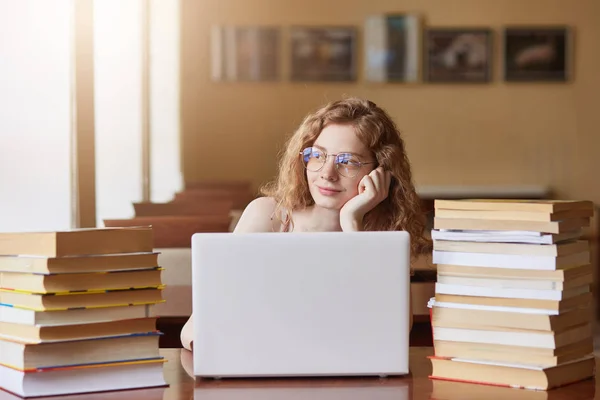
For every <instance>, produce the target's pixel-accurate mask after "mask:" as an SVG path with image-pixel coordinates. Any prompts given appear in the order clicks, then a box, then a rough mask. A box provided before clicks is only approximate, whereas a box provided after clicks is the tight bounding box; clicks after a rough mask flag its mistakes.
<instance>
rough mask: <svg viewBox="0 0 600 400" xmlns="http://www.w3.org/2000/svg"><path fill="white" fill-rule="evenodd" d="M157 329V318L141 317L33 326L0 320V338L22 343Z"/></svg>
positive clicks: (78, 338) (120, 334) (109, 335)
mask: <svg viewBox="0 0 600 400" xmlns="http://www.w3.org/2000/svg"><path fill="white" fill-rule="evenodd" d="M155 331H156V318H153V317H152V318H140V319H130V320H125V321H112V322H100V323H97V324H81V325H61V326H31V325H20V324H11V323H8V322H0V338H1V339H5V340H13V341H18V342H21V343H31V344H35V343H51V342H62V341H68V340H83V339H94V338H103V337H114V336H122V335H131V334H135V333H148V332H155Z"/></svg>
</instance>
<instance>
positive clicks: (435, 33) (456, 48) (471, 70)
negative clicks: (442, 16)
mask: <svg viewBox="0 0 600 400" xmlns="http://www.w3.org/2000/svg"><path fill="white" fill-rule="evenodd" d="M423 44H424V49H423V57H424V61H423V65H424V81H426V82H433V83H488V82H490V81H491V80H492V64H493V60H492V58H493V57H492V54H493V31H492V29H490V28H428V29H425V33H424V38H423Z"/></svg>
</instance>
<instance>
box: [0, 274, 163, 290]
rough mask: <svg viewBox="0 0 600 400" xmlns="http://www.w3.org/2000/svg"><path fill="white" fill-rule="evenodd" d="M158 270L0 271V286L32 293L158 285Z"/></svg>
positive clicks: (122, 288) (159, 279) (160, 283)
mask: <svg viewBox="0 0 600 400" xmlns="http://www.w3.org/2000/svg"><path fill="white" fill-rule="evenodd" d="M161 273H162V269H161V268H151V269H140V270H137V271H111V272H96V273H80V274H51V275H42V274H27V273H17V272H0V289H12V290H17V291H24V292H32V293H64V292H85V291H92V290H125V289H129V288H133V287H158V286H161V285H162V280H161V278H162V277H161Z"/></svg>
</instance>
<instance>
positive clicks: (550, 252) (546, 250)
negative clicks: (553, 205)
mask: <svg viewBox="0 0 600 400" xmlns="http://www.w3.org/2000/svg"><path fill="white" fill-rule="evenodd" d="M433 249H434V250H441V251H455V252H466V253H488V254H516V255H531V256H554V257H561V256H567V255H569V254H575V253H581V252H585V251H589V249H590V245H589V243H588V241H587V240H575V241H570V242H563V243H558V244H544V245H540V244H523V243H489V242H467V241H450V240H434V241H433Z"/></svg>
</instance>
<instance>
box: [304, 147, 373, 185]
mask: <svg viewBox="0 0 600 400" xmlns="http://www.w3.org/2000/svg"><path fill="white" fill-rule="evenodd" d="M307 149H315V147H314V146H308V147H305V148H304V149H302V151H300V152H299V153H298V154H299V155H300V156H303V157H304V151H305V150H307ZM316 149H317V150H319V151H320V152H321V153H323V154H324V155H325V160H324V161H323V164H322V165H321V166H320V167H319V169H317V170H316V171H313V170H310V169H308V168H307V166H306V165H307V163H306V162H304V159H302V164H303V165H304V168H305V169H306V170H307V171H310V172H319V171H320V170H322V169H323V167H324V166H325V164H327V160H329V157H330V156H331V157H335V159H334V165H335V169H336V171H338V173H339V174H340V175H342V176H345V177H346V178H354V177H355V176H356V175H358V171H359V170H360V169H361V168H362V167H363V165H369V164H378V161H368V162H362V161H361V160H360V157H359V156H358V155H356V154H354V153H351V152H349V151H344V152H341V153H333V154H327V152H326V151H325V150H322V149H319V148H316ZM311 154H312V151H311ZM341 154H350V155H351V156H353V157H356V158H358V169H357V170H356V174H355V175H353V176H347V175H344V174H342V173H341V172H339V168H340V163H339V162H337V157H338V156H339V155H341Z"/></svg>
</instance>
